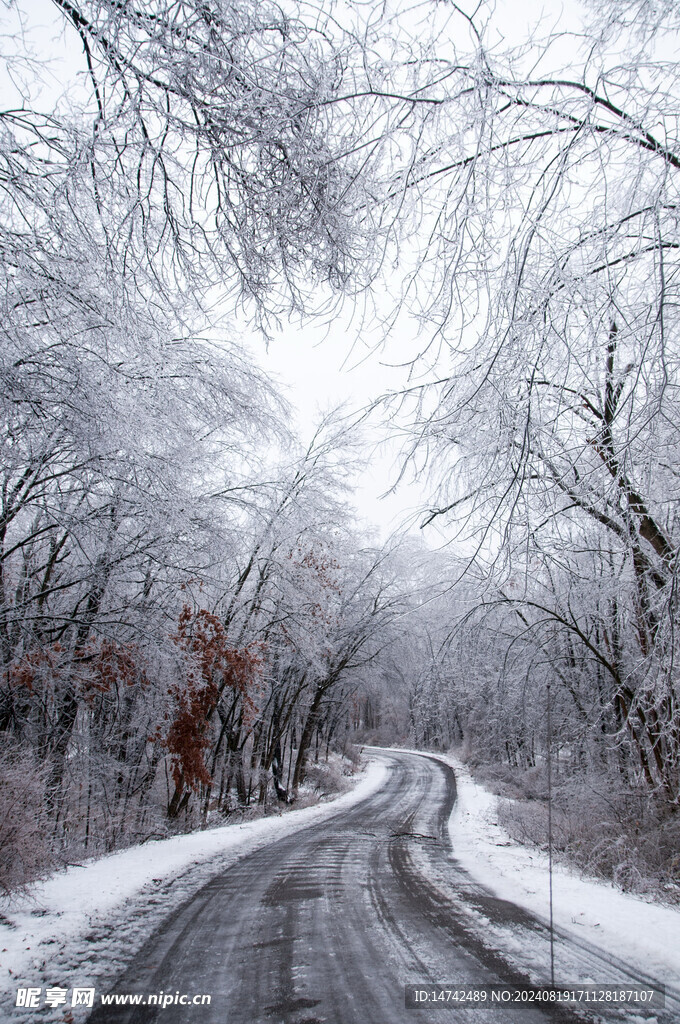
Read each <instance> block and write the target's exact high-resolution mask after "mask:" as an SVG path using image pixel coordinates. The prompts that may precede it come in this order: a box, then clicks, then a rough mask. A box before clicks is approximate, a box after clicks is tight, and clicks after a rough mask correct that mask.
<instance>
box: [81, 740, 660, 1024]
mask: <svg viewBox="0 0 680 1024" xmlns="http://www.w3.org/2000/svg"><path fill="white" fill-rule="evenodd" d="M372 753H375V755H376V756H377V757H379V758H381V759H383V760H384V761H385V763H386V765H387V769H388V773H387V778H386V782H385V784H384V785H383V787H382V789H380V790H379V791H378V792H376V793H373V794H372V795H370V796H369V797H368V798H367V799H365V800H364V801H363V802H361V803H359V804H357V805H355V806H353V807H350V808H349V809H347V810H344V811H342V812H341V813H339V814H337V815H335V816H334V817H332V818H330V819H328V820H326V821H323V822H320V823H318V824H314V825H311V826H309V827H307V828H305V829H303V830H301V831H299V832H297V833H296V834H294V835H291V836H287V837H285V838H283V839H280V840H278V841H277V842H274V843H271V844H270V845H268V846H266V847H265V848H263V849H260V850H257V851H255V852H253V853H251V854H249V855H248V856H246V857H244V858H243V859H241V860H240V861H238V862H237V863H236V864H234V865H233V866H232V867H230V868H229V869H228V870H226V871H225V872H224V873H223V874H221V875H218V876H217V877H215V878H213V879H212V880H211V881H210V882H209V883H208V884H207V885H206V886H205V887H204V888H203V889H201V890H200V892H198V893H197V894H196V895H195V896H194V897H193V898H192V899H191V900H189V901H188V902H187V903H185V904H184V905H183V906H182V907H181V908H180V909H179V910H177V911H176V912H175V913H174V914H173V915H172V916H171V917H169V918H168V919H167V920H166V921H165V922H164V923H163V925H162V926H161V927H160V928H159V929H158V931H157V932H156V933H155V935H153V936H152V938H151V939H150V940H149V941H148V942H147V943H146V945H145V946H143V948H142V949H141V950H140V952H139V953H138V954H137V956H136V957H135V960H134V965H133V966H132V967H130V968H129V970H128V971H127V972H126V973H125V974H124V975H123V977H122V978H120V979H119V981H118V982H117V983H116V984H115V986H113V988H112V991H113V992H115V993H118V994H125V993H148V994H151V993H160V992H163V993H175V992H179V993H188V994H194V993H209V994H210V995H211V997H212V1001H211V1005H210V1006H196V1007H193V1006H191V1007H188V1006H184V1007H182V1006H167V1007H165V1008H159V1007H155V1006H146V1007H145V1006H136V1007H130V1006H127V1007H125V1006H118V1007H115V1006H109V1007H100V1008H99V1009H97V1010H95V1012H94V1013H93V1014H92V1015H91V1016H90V1018H89V1020H90V1024H143V1022H144V1024H146V1022H151V1021H162V1022H164V1024H216V1022H219V1024H260V1022H261V1024H277V1022H282V1024H284V1022H285V1024H320V1022H328V1024H397V1022H398V1024H403V1022H406V1021H408V1022H411V1024H426V1022H428V1024H429V1022H430V1021H435V1022H437V1024H444V1022H446V1021H451V1022H453V1021H456V1022H458V1021H461V1020H464V1021H468V1020H469V1021H471V1022H475V1024H483V1022H486V1021H491V1022H494V1024H502V1022H505V1021H508V1022H510V1021H521V1022H526V1024H531V1022H534V1021H535V1022H542V1021H556V1022H558V1021H564V1022H572V1021H573V1022H575V1021H586V1020H590V1021H592V1020H596V1019H606V1020H607V1021H624V1020H625V1021H643V1020H647V1021H658V1022H659V1024H661V1022H665V1021H671V1020H678V1019H680V1018H679V1017H678V1013H677V1007H676V1008H671V1009H670V1010H669V1012H663V1011H657V1012H656V1013H655V1014H654V1013H652V1012H650V1011H646V1012H644V1011H639V1010H636V1011H634V1010H632V1009H628V1010H626V1011H625V1012H619V1011H615V1010H614V1011H610V1012H609V1013H608V1015H607V1016H606V1018H605V1017H604V1016H603V1015H602V1014H601V1013H600V1014H599V1016H597V1015H592V1016H591V1015H588V1014H587V1013H586V1012H585V1011H584V1010H579V1011H578V1012H577V1011H575V1010H571V1009H569V1008H567V1007H545V1008H544V1009H528V1008H522V1009H518V1010H516V1011H514V1010H510V1009H506V1008H502V1009H498V1008H496V1009H493V1010H486V1009H483V1008H477V1009H471V1010H469V1011H468V1010H455V1011H448V1010H446V1009H439V1010H407V1009H405V1005H404V985H405V984H406V983H415V984H423V985H427V984H431V983H444V984H450V983H453V984H455V985H457V986H458V985H461V984H465V983H468V984H469V983H478V984H491V983H494V982H499V983H500V982H502V983H505V984H527V983H534V984H536V983H541V984H547V983H548V981H549V976H548V974H547V965H548V963H549V960H548V950H549V944H548V934H547V929H546V927H545V924H544V923H542V922H541V921H539V920H538V919H537V918H535V917H533V916H532V915H531V914H530V913H528V912H527V911H525V910H522V909H520V908H518V907H516V906H515V905H513V904H512V903H509V902H506V901H504V900H500V899H498V898H496V897H494V896H493V895H492V894H491V893H490V892H489V891H488V890H486V889H484V888H483V887H482V886H480V885H479V884H477V883H475V882H474V881H473V880H472V878H471V877H470V875H468V874H467V873H466V872H465V871H464V870H463V869H462V868H461V867H460V866H459V865H458V864H457V863H456V860H455V855H454V854H453V853H452V850H451V844H450V840H449V835H448V830H447V823H448V820H449V816H450V814H451V808H452V806H453V803H454V800H455V795H456V789H455V777H454V774H453V771H452V769H451V768H450V767H449V766H447V765H445V764H443V763H442V762H440V761H437V760H434V759H432V758H428V757H427V756H420V755H416V754H411V753H402V752H397V751H387V750H385V751H381V752H378V751H377V750H375V749H374V750H373V751H372ZM559 956H560V962H559V965H558V967H559V974H558V977H557V980H558V982H559V983H566V982H569V983H577V982H580V983H584V982H586V981H589V982H594V983H597V984H608V985H612V984H621V983H625V984H626V985H631V984H632V983H634V982H638V983H640V984H643V983H645V982H648V981H649V979H647V978H645V977H639V976H638V975H637V974H636V971H635V969H634V968H633V967H630V966H628V965H626V964H624V963H622V962H620V961H613V960H611V959H608V958H606V957H604V956H603V955H602V954H599V953H598V952H597V951H596V950H594V949H589V948H586V947H583V946H579V945H577V944H573V946H571V947H570V946H569V944H568V943H565V942H564V941H562V942H561V943H560V947H559Z"/></svg>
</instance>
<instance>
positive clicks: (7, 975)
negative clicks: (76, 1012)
mask: <svg viewBox="0 0 680 1024" xmlns="http://www.w3.org/2000/svg"><path fill="white" fill-rule="evenodd" d="M386 772H387V769H386V767H385V765H384V764H383V763H380V762H377V761H372V762H370V764H369V766H368V768H367V769H366V770H365V771H364V772H363V773H362V775H361V776H360V780H359V782H358V784H357V785H356V786H355V787H354V788H353V789H351V790H350V791H349V792H347V793H344V794H343V795H342V796H340V797H337V798H336V799H335V800H331V801H328V802H327V803H321V804H316V805H314V806H312V807H305V808H302V809H300V810H297V811H288V812H286V813H284V814H281V815H272V816H270V817H265V818H259V819H258V820H256V821H249V822H245V823H243V824H238V825H237V824H234V825H225V826H222V827H220V828H213V829H208V830H206V831H205V832H193V833H190V834H189V835H180V836H174V837H173V838H171V839H163V840H158V841H154V842H149V843H146V844H145V845H143V846H135V847H132V848H130V849H128V850H123V851H121V852H120V853H114V854H110V855H109V856H106V857H102V858H101V859H99V860H94V861H91V862H86V863H85V864H83V865H74V866H72V867H69V868H68V869H67V870H65V871H60V872H57V873H56V874H54V875H51V876H50V877H49V878H48V879H46V880H45V881H42V882H38V883H35V884H34V885H32V886H31V887H30V889H29V890H28V892H27V893H26V895H24V896H22V897H21V898H17V899H15V900H14V901H13V902H12V904H11V906H10V907H9V908H7V907H5V908H3V909H4V913H2V914H0V991H1V994H0V1019H5V1018H4V1014H3V1013H2V1009H4V1007H8V1008H9V1007H13V1006H14V1004H15V999H16V993H17V989H18V988H19V987H29V986H30V987H35V988H42V990H43V992H44V990H45V988H46V987H49V986H61V987H62V988H65V989H72V988H73V987H74V986H94V987H95V988H96V989H97V991H98V992H99V991H101V990H102V989H103V987H104V986H105V985H106V984H107V983H109V982H110V981H111V980H113V979H114V978H115V977H116V975H117V974H118V973H119V972H120V971H121V970H122V969H123V967H124V966H125V964H126V962H127V961H129V958H130V954H131V952H132V951H134V949H135V948H138V947H139V946H140V945H141V943H142V942H143V941H144V939H145V938H146V936H147V935H149V934H150V933H151V931H152V930H153V929H154V927H155V926H156V925H157V924H158V923H159V921H160V920H161V919H162V918H163V917H165V916H166V915H167V914H168V913H169V912H170V911H171V910H172V909H173V908H174V907H175V906H178V905H180V904H181V903H182V902H184V900H185V899H187V898H189V897H190V896H191V895H192V894H193V893H194V892H197V891H198V889H200V888H201V886H202V885H204V884H205V883H206V882H207V881H208V880H209V879H210V878H211V877H212V876H213V875H215V874H218V873H219V872H221V871H223V870H225V868H228V867H229V866H230V865H231V864H233V863H234V862H235V861H236V860H238V859H239V858H240V857H243V856H244V855H245V854H248V853H251V852H252V851H253V850H257V849H259V848H260V847H262V846H265V845H266V844H268V843H272V842H275V841H276V840H278V839H282V838H283V837H284V836H288V835H290V834H291V833H293V832H296V831H298V830H299V829H301V828H304V827H305V826H307V825H311V824H316V823H317V822H320V821H325V820H326V819H328V818H331V817H332V816H333V815H335V814H337V813H338V812H339V811H343V810H345V809H346V808H348V807H351V806H353V805H354V804H357V803H359V801H361V800H363V799H365V798H366V797H367V796H369V795H370V794H371V793H374V792H376V791H377V790H378V789H380V787H381V785H382V783H383V780H384V778H385V775H386ZM40 1005H41V1006H42V1005H43V1003H42V1001H41V1004H40ZM24 1016H25V1019H26V1020H29V1019H32V1020H35V1019H36V1010H35V1009H33V1010H29V1011H22V1010H21V1009H15V1010H14V1014H13V1016H12V1019H13V1020H20V1019H22V1018H24ZM39 1017H40V1020H43V1021H44V1020H51V1019H54V1020H60V1021H63V1020H64V1008H63V1007H62V1008H61V1009H59V1010H54V1011H52V1013H49V1012H47V1016H45V1011H43V1012H42V1013H40V1015H39Z"/></svg>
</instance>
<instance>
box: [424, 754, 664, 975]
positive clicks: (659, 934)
mask: <svg viewBox="0 0 680 1024" xmlns="http://www.w3.org/2000/svg"><path fill="white" fill-rule="evenodd" d="M434 756H435V757H437V759H439V760H441V761H444V762H445V763H446V764H449V765H451V767H453V768H454V770H455V773H456V786H457V790H458V798H457V801H456V804H455V806H454V810H453V813H452V815H451V818H450V820H449V833H450V836H451V843H452V845H453V851H454V855H455V857H456V859H457V860H458V861H459V863H460V864H461V866H462V867H463V868H464V869H465V870H466V871H467V872H468V873H469V874H470V875H471V876H472V877H473V878H474V879H475V880H476V881H478V882H480V883H481V884H483V885H484V886H486V887H487V888H488V889H491V890H492V891H493V892H494V893H495V894H496V895H497V896H500V897H501V898H502V899H506V900H510V901H511V902H513V903H516V904H518V905H519V906H521V907H524V908H525V909H526V910H529V911H530V912H531V913H533V914H536V915H537V916H539V917H541V918H543V919H546V918H548V916H549V895H548V894H549V880H548V857H547V854H545V853H543V852H542V851H541V850H538V849H536V848H533V847H531V848H530V847H526V846H522V845H521V844H519V843H517V842H514V841H513V840H512V839H511V838H510V837H509V836H508V834H507V832H505V830H504V829H502V828H501V827H500V826H499V825H498V817H497V807H498V799H499V798H498V797H496V796H494V795H493V794H491V793H489V792H488V791H487V790H486V789H484V788H483V787H482V786H480V785H478V784H477V783H476V782H474V781H473V779H472V778H471V776H470V772H469V771H468V769H467V768H466V767H465V765H464V764H462V762H460V761H459V760H458V759H457V758H455V757H453V756H451V755H445V756H441V755H434ZM553 912H554V921H555V926H556V928H558V929H560V930H561V931H562V932H566V933H568V934H570V935H571V936H573V937H574V938H575V939H576V940H577V941H580V942H583V941H586V942H588V943H590V944H592V945H593V946H596V947H598V948H599V949H601V950H602V951H603V952H604V953H605V954H607V955H609V956H613V957H617V958H619V959H621V960H624V961H627V962H629V963H632V964H635V966H636V967H637V968H638V969H639V970H640V971H643V972H645V973H646V974H649V975H650V976H652V977H654V978H656V979H657V980H658V981H660V982H662V983H664V984H666V985H667V986H670V987H672V988H674V989H680V910H677V909H674V908H672V907H663V906H660V905H658V904H654V903H648V902H646V901H645V900H643V899H640V898H638V897H635V896H632V895H629V894H627V893H623V892H621V891H620V890H618V889H616V888H615V887H614V886H613V885H612V884H610V883H608V882H604V881H598V880H596V879H588V878H582V877H581V876H580V875H579V874H578V873H577V872H576V871H572V870H569V868H567V867H565V866H563V865H561V864H556V865H554V866H553Z"/></svg>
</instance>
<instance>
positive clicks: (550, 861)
mask: <svg viewBox="0 0 680 1024" xmlns="http://www.w3.org/2000/svg"><path fill="white" fill-rule="evenodd" d="M548 879H549V882H548V891H549V901H550V984H551V985H552V986H553V987H554V986H555V930H554V921H553V834H552V714H551V701H550V683H548Z"/></svg>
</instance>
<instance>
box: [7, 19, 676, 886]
mask: <svg viewBox="0 0 680 1024" xmlns="http://www.w3.org/2000/svg"><path fill="white" fill-rule="evenodd" d="M527 6H528V5H526V4H519V3H518V2H517V0H504V2H498V3H495V4H494V3H489V2H487V0H479V2H477V3H473V4H467V3H464V2H463V0H461V2H460V3H455V2H452V0H420V2H411V0H403V2H401V0H394V2H389V3H382V2H378V0H311V2H309V3H308V2H303V0H299V2H298V0H281V2H280V3H275V2H271V0H40V2H36V0H2V2H1V3H0V12H1V14H2V29H1V34H0V40H1V45H2V49H3V72H2V75H3V77H2V82H3V86H2V91H3V99H2V104H1V107H2V109H1V110H0V252H1V257H2V258H1V264H0V273H1V275H2V286H1V288H0V304H1V310H0V334H1V342H0V374H1V375H2V390H1V398H0V401H1V406H0V409H1V415H2V420H3V424H2V446H3V455H2V461H1V464H0V475H1V490H0V656H1V659H2V665H1V682H0V776H1V779H2V786H1V789H0V890H3V891H5V892H8V891H11V890H13V889H14V888H16V887H17V886H21V885H22V884H23V883H25V882H27V881H29V880H31V879H33V878H35V877H37V876H39V875H40V874H41V873H43V872H45V871H47V870H50V869H51V868H53V867H55V866H58V865H60V864H64V863H68V862H73V861H74V860H77V859H78V858H84V857H90V856H94V855H98V854H101V853H104V852H108V851H111V850H114V849H117V848H120V847H125V846H129V845H133V844H138V843H143V842H145V841H146V840H148V839H150V838H154V837H159V836H164V835H166V834H171V833H173V832H177V831H189V830H193V829H197V828H201V827H205V826H206V825H207V824H211V825H214V824H216V823H220V822H226V821H229V820H234V819H235V818H238V816H239V815H241V816H244V815H248V814H256V813H259V812H262V811H272V810H275V811H282V810H284V809H285V808H287V807H289V806H291V805H295V804H296V803H297V804H298V806H299V805H300V801H304V800H305V799H309V794H310V793H311V792H313V791H314V789H315V788H316V789H317V790H324V789H328V788H329V787H332V786H333V785H336V784H337V785H341V780H339V779H338V777H339V776H340V774H341V768H340V767H339V766H341V765H342V764H345V765H347V764H348V762H351V761H352V760H356V759H357V756H358V754H357V751H358V747H359V746H360V745H361V744H363V743H379V744H384V745H389V744H399V743H401V744H405V745H408V746H411V747H417V748H420V749H438V750H448V749H450V748H451V747H455V748H456V749H457V750H458V751H459V752H461V754H462V756H464V757H465V759H466V760H467V761H468V763H469V764H470V765H472V766H473V769H474V770H475V771H476V772H477V773H478V775H479V777H480V778H481V779H482V780H485V781H486V782H487V783H490V784H492V785H494V786H495V787H496V788H497V789H498V790H499V791H500V792H501V793H502V794H504V795H507V796H514V797H515V798H516V800H515V802H514V803H513V804H512V809H511V805H510V804H508V809H507V812H506V817H507V821H506V824H507V827H508V828H510V829H511V830H513V831H514V833H515V834H516V835H518V836H519V837H521V838H522V839H523V840H525V841H528V842H536V843H538V844H542V843H543V842H544V837H545V829H546V820H547V794H548V791H547V778H548V766H550V771H551V785H552V791H551V794H550V797H551V801H552V803H553V805H554V806H553V807H552V815H553V828H554V833H555V845H556V849H557V850H558V851H561V852H562V854H563V855H564V856H565V857H567V858H570V859H571V860H572V861H575V862H576V863H577V864H579V865H580V866H581V867H583V868H585V869H587V870H588V871H590V872H592V873H595V874H597V875H600V876H602V877H610V878H613V879H614V880H615V881H616V882H617V883H618V884H620V885H622V886H624V887H628V888H631V889H636V890H638V891H639V890H643V891H648V892H653V893H655V894H656V895H660V896H662V897H664V898H677V896H678V894H679V893H680V864H679V861H678V848H680V683H679V673H678V667H677V664H676V660H675V659H676V656H678V655H680V646H679V645H680V636H679V633H678V630H680V604H679V601H680V595H679V593H678V585H679V583H680V579H679V575H678V574H679V572H680V566H679V564H678V550H679V545H680V506H679V504H678V499H679V497H680V230H679V225H680V122H679V118H680V61H679V59H678V52H679V51H678V47H679V44H680V13H679V11H678V5H677V3H676V2H675V0H655V2H652V0H618V2H617V3H615V4H611V3H606V2H605V0H582V2H577V0H573V2H572V3H569V4H566V3H565V4H554V5H553V4H550V3H548V4H547V5H546V7H545V9H544V12H543V15H542V17H540V18H539V17H538V15H537V16H536V17H535V19H534V22H535V23H534V22H531V21H530V20H529V16H528V14H527V12H526V11H523V13H522V17H521V18H520V19H519V21H518V20H517V12H518V8H519V7H521V8H525V7H527ZM525 19H526V24H525ZM50 48H52V50H53V51H54V62H55V63H54V66H53V64H52V63H51V61H50V60H49V59H46V57H45V53H47V54H48V56H49V54H50ZM349 321H351V323H352V331H354V334H352V331H349V330H346V329H345V327H344V326H343V328H342V330H336V331H335V332H334V330H333V324H334V323H341V324H343V325H345V324H346V323H348V322H349ZM301 323H302V324H305V323H323V324H325V325H327V334H328V337H327V339H326V341H325V342H324V344H325V345H327V346H330V347H334V348H336V349H337V348H338V347H343V346H344V350H347V351H349V350H350V348H352V347H353V352H354V357H355V358H356V359H357V360H360V359H364V358H365V359H367V360H371V359H373V360H374V362H373V363H370V365H371V366H374V367H375V368H376V369H375V393H374V399H373V403H372V405H371V406H370V408H368V409H366V408H364V409H362V408H354V409H348V408H342V409H335V410H330V411H328V412H327V413H326V414H325V415H323V416H321V417H320V419H319V421H318V424H317V426H316V429H315V430H314V431H313V432H312V433H311V434H310V436H309V437H302V436H300V431H299V430H298V429H297V427H296V425H295V419H294V416H293V415H292V412H291V408H290V405H289V402H288V400H287V399H286V397H285V395H284V394H283V393H282V389H281V388H280V386H279V384H278V382H277V380H276V379H275V378H274V377H273V376H272V375H271V374H269V373H268V372H267V371H266V369H265V368H264V367H265V365H266V363H265V362H264V361H262V360H260V359H259V358H258V357H257V355H256V350H257V345H260V346H261V348H262V350H263V351H264V349H265V345H270V346H273V345H276V344H277V338H278V337H279V336H280V334H281V332H284V333H286V334H287V335H293V334H294V332H295V330H296V326H295V325H296V324H301ZM253 337H254V338H256V343H253V342H252V339H253ZM246 339H248V341H246ZM381 361H382V362H383V363H385V364H391V365H398V366H399V367H401V370H402V371H403V372H402V378H401V379H402V385H401V386H399V387H394V386H392V384H389V385H386V384H385V383H384V381H383V380H382V379H381V377H380V372H379V366H380V365H381ZM378 437H380V438H385V437H387V438H388V439H389V443H390V444H391V445H392V446H393V447H394V446H398V450H399V457H398V459H397V464H396V466H395V470H394V481H393V482H394V484H395V485H396V484H397V482H398V478H399V477H400V475H401V477H402V478H403V479H405V480H406V479H407V480H409V481H411V487H412V488H413V487H415V488H417V493H418V500H419V505H420V507H419V509H418V510H417V515H415V516H414V515H410V517H407V516H405V525H404V527H403V528H402V529H400V530H397V531H396V532H394V533H393V534H392V535H391V536H389V537H387V538H386V539H385V537H384V536H383V535H382V534H381V533H380V532H379V530H378V529H376V530H373V531H372V530H371V529H369V528H367V527H365V526H364V525H363V523H362V520H361V517H360V516H359V515H358V513H357V511H356V504H355V498H354V494H353V489H354V488H355V487H356V486H357V481H358V480H360V479H361V477H362V475H364V476H365V475H366V474H370V473H371V472H372V469H371V458H380V451H379V448H377V441H376V439H377V438H378ZM341 755H342V757H344V761H342V760H341V759H340V756H341ZM329 759H330V760H329Z"/></svg>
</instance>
